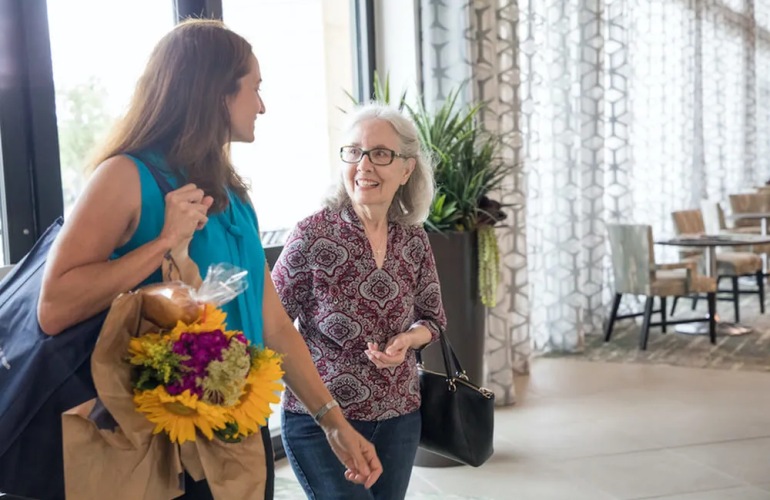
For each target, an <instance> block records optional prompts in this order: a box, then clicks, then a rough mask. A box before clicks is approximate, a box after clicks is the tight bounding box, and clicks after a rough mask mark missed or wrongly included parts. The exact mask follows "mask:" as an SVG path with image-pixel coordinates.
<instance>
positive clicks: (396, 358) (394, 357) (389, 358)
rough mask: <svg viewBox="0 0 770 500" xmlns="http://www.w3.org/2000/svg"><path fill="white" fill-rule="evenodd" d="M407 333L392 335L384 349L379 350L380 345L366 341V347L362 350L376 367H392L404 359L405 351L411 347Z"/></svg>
mask: <svg viewBox="0 0 770 500" xmlns="http://www.w3.org/2000/svg"><path fill="white" fill-rule="evenodd" d="M409 335H410V334H409V333H407V332H404V333H399V334H398V335H394V336H393V337H391V338H390V340H388V343H387V344H386V345H385V349H383V350H380V347H379V346H378V345H377V344H376V343H374V342H367V343H366V346H367V349H366V350H365V351H364V353H366V357H367V358H369V361H371V362H372V363H374V366H376V367H377V368H380V369H382V368H392V367H395V366H398V365H400V364H401V363H403V362H404V360H405V359H406V351H407V349H409V348H410V347H412V343H411V339H410V338H409Z"/></svg>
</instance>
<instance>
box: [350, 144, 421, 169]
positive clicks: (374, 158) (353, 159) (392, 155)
mask: <svg viewBox="0 0 770 500" xmlns="http://www.w3.org/2000/svg"><path fill="white" fill-rule="evenodd" d="M364 155H366V156H368V157H369V161H370V162H372V163H373V164H375V165H379V166H381V167H384V166H386V165H390V164H391V163H393V160H394V159H396V158H409V157H408V156H406V155H402V154H401V153H396V152H395V151H393V150H392V149H388V148H373V149H369V150H366V149H361V148H359V147H356V146H342V147H341V148H340V159H341V160H342V161H344V162H345V163H358V162H359V161H361V158H363V157H364Z"/></svg>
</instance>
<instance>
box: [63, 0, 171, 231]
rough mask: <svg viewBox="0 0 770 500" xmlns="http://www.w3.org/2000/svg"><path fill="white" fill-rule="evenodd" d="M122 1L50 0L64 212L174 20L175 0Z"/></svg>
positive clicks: (83, 183) (71, 204)
mask: <svg viewBox="0 0 770 500" xmlns="http://www.w3.org/2000/svg"><path fill="white" fill-rule="evenodd" d="M119 5H120V7H122V8H119V7H117V6H116V5H115V3H114V2H104V1H102V0H66V1H65V0H49V1H48V22H49V29H50V37H51V57H52V60H53V75H54V84H55V88H56V115H57V123H58V128H59V156H60V160H61V174H62V191H63V194H64V214H65V216H66V214H67V213H68V212H69V210H70V209H71V208H72V206H73V204H74V202H75V199H76V198H77V196H78V195H79V194H80V192H81V191H82V189H83V187H84V185H85V181H86V176H85V175H84V166H85V164H86V161H87V159H88V155H89V153H90V151H91V150H92V148H93V147H94V145H95V144H97V143H98V142H99V141H100V140H101V139H102V138H103V137H104V134H105V133H106V132H107V131H108V130H109V128H110V127H111V125H112V124H113V123H114V121H115V119H116V118H118V117H119V116H120V115H122V114H123V112H124V111H125V108H126V106H127V105H128V102H129V100H130V98H131V94H132V92H133V89H134V85H135V84H136V81H137V79H138V78H139V76H140V74H141V72H142V70H143V69H144V66H145V63H146V62H147V58H148V57H149V55H150V52H151V51H152V48H153V47H154V46H155V44H156V43H157V42H158V40H159V39H160V38H161V37H162V36H163V35H164V34H165V33H166V32H167V31H168V30H169V29H171V28H172V27H173V25H174V11H173V3H172V2H168V1H158V0H134V1H132V2H121V3H120V4H119ZM84 13H88V22H87V25H85V24H84V23H85V21H84V19H85V18H84V17H83V16H84Z"/></svg>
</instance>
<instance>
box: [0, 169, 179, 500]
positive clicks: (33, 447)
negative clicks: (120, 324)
mask: <svg viewBox="0 0 770 500" xmlns="http://www.w3.org/2000/svg"><path fill="white" fill-rule="evenodd" d="M145 164H146V165H147V168H148V169H149V170H150V172H151V173H152V175H153V177H154V178H155V180H156V181H157V182H158V185H159V187H160V189H161V192H162V193H163V194H166V193H168V192H169V191H171V186H170V185H169V183H168V181H167V180H166V179H165V178H164V177H163V176H162V175H161V174H160V173H159V172H158V171H157V169H156V168H155V167H153V166H152V165H150V164H149V163H147V162H145ZM62 223H63V220H62V219H61V218H59V219H57V220H56V221H55V222H54V223H53V224H51V226H50V227H49V228H48V229H47V230H46V232H45V233H44V234H43V236H41V237H40V239H39V240H38V241H37V243H35V246H34V247H33V248H32V250H30V252H29V253H28V254H27V255H26V256H24V258H23V259H22V260H21V261H20V262H19V263H18V264H17V265H16V266H15V267H14V269H13V270H12V271H11V273H10V274H8V275H7V276H6V277H5V278H4V279H3V280H2V281H0V497H2V493H7V494H16V495H22V496H25V497H30V498H34V499H41V500H43V499H45V500H47V499H60V498H62V499H63V498H64V468H63V467H64V466H63V457H62V425H61V414H62V413H64V412H65V411H67V410H69V409H70V408H73V407H75V406H77V405H79V404H81V403H84V402H86V401H88V400H90V399H93V398H95V397H96V389H95V388H94V384H93V379H92V377H91V353H92V352H93V350H94V345H95V344H96V339H97V338H98V336H99V332H100V331H101V327H102V323H103V322H104V318H105V317H106V316H107V311H103V312H102V313H100V314H98V315H96V316H94V317H92V318H89V319H88V320H86V321H83V322H82V323H80V324H77V325H75V326H73V327H70V328H69V329H67V330H65V331H63V332H62V333H60V334H59V335H56V336H53V337H51V336H48V335H46V334H45V333H44V332H43V331H42V330H41V329H40V325H39V323H38V321H37V303H38V299H39V296H40V288H41V285H42V281H43V271H44V270H45V263H46V259H47V256H48V252H49V250H50V249H51V245H52V244H53V242H54V240H55V239H56V236H57V235H58V234H59V231H60V230H61V227H62Z"/></svg>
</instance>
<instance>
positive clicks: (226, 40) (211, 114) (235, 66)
mask: <svg viewBox="0 0 770 500" xmlns="http://www.w3.org/2000/svg"><path fill="white" fill-rule="evenodd" d="M251 57H252V48H251V44H249V42H247V41H246V40H245V39H244V38H243V37H241V36H239V35H237V34H236V33H234V32H232V31H230V30H229V29H228V28H227V27H225V25H224V24H223V23H222V22H220V21H215V20H202V19H193V20H187V21H184V22H182V23H180V24H179V25H177V26H176V27H175V28H174V29H172V30H171V31H170V32H169V33H168V34H166V35H165V36H164V37H163V38H162V39H161V40H160V42H158V44H157V45H156V46H155V49H154V50H153V52H152V54H151V55H150V59H149V61H148V63H147V67H146V68H145V70H144V73H143V74H142V76H141V78H140V79H139V81H138V82H137V85H136V89H135V91H134V95H133V97H132V99H131V103H130V105H129V107H128V111H127V112H126V114H125V116H123V118H122V119H120V120H119V121H118V122H117V123H116V124H115V126H114V127H113V128H112V130H111V131H110V134H109V136H108V138H107V140H106V141H105V143H104V144H103V145H102V147H101V148H100V149H99V150H98V151H97V153H96V155H95V156H94V161H93V162H92V164H91V166H92V168H96V166H97V165H99V164H100V163H101V162H103V161H104V160H106V159H107V158H110V157H112V156H115V155H119V154H123V153H131V152H140V151H148V150H154V151H158V152H160V153H162V154H163V155H164V157H165V159H166V161H167V163H168V165H169V167H170V168H171V169H172V171H173V173H174V174H175V175H177V176H178V177H179V178H180V179H183V180H184V181H186V182H192V183H195V184H196V185H197V186H198V187H199V188H201V189H203V191H204V192H205V193H206V194H207V195H210V196H212V197H213V198H214V205H213V207H212V209H213V210H214V211H216V212H219V211H222V210H224V208H225V207H227V203H228V201H227V191H226V189H227V188H230V189H231V190H232V191H233V192H235V193H236V194H237V195H238V196H239V197H240V198H241V199H242V200H245V199H246V196H247V190H248V186H247V185H246V183H245V182H244V180H243V178H241V177H240V176H239V175H238V174H237V173H236V171H235V169H234V167H233V165H232V163H231V162H230V148H229V140H230V114H229V113H228V111H227V105H226V97H227V96H229V95H233V94H235V93H237V92H238V90H239V80H240V79H241V78H243V77H244V76H246V75H247V74H248V72H249V70H250V69H251V66H250V65H251V61H252V59H251Z"/></svg>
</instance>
